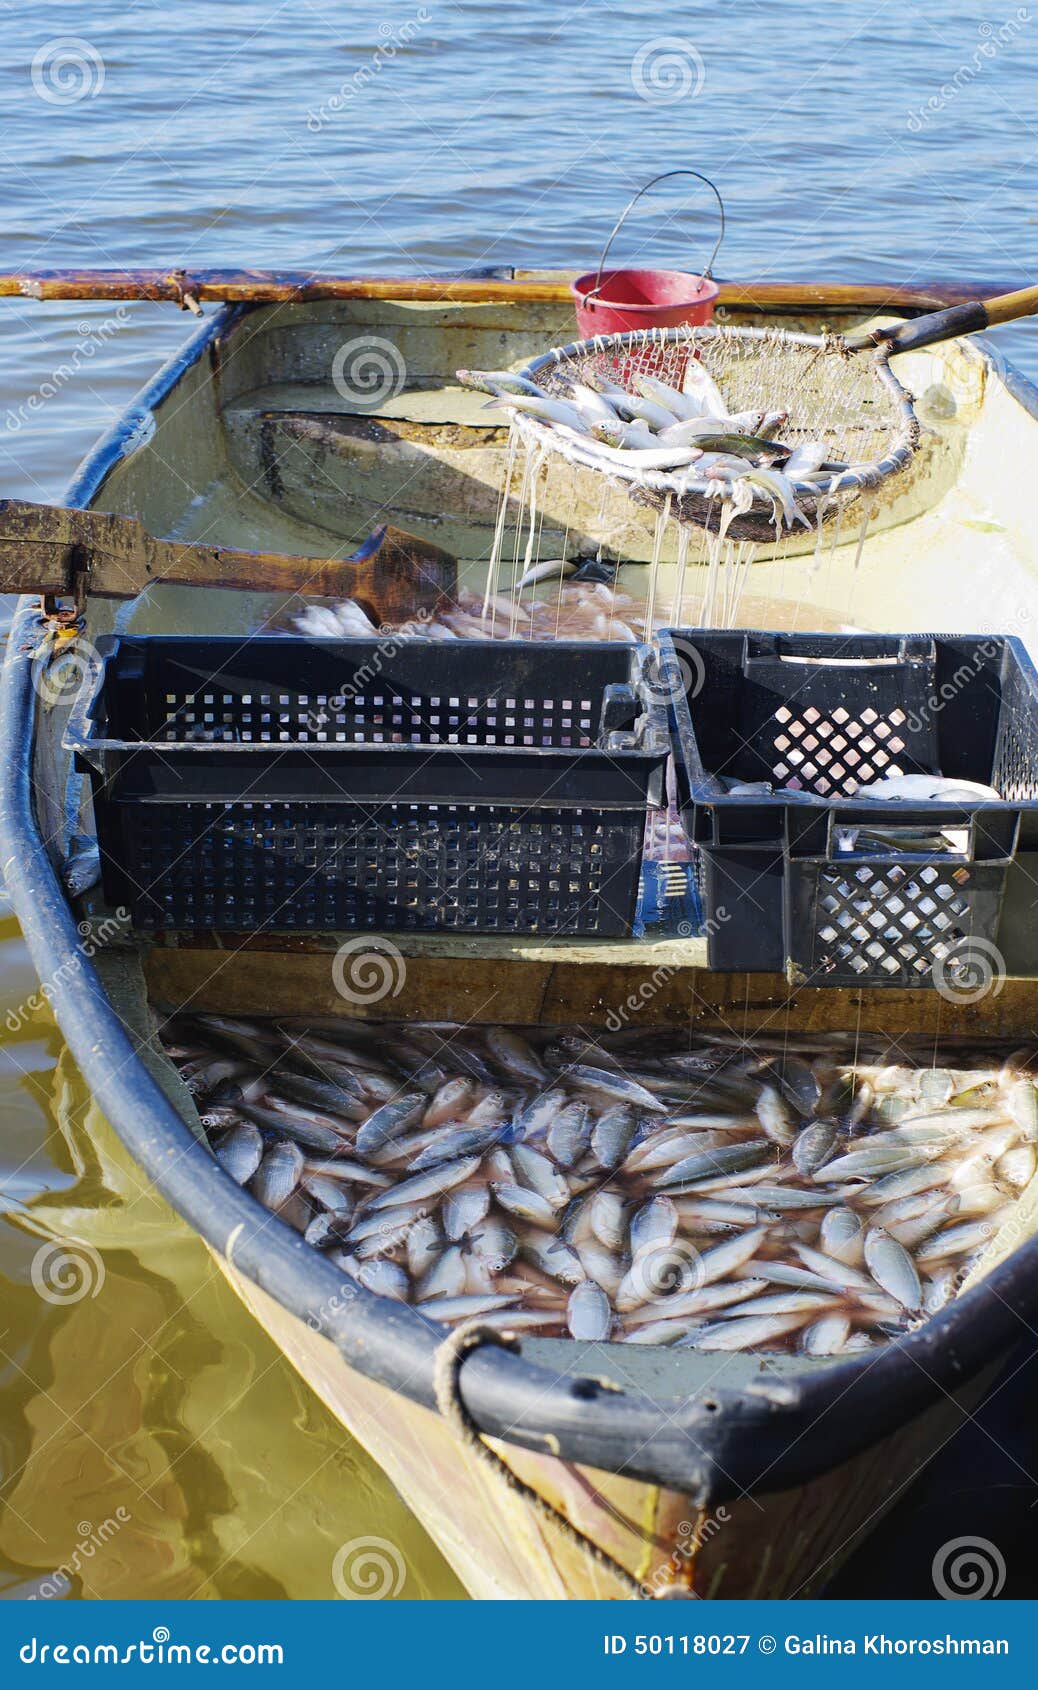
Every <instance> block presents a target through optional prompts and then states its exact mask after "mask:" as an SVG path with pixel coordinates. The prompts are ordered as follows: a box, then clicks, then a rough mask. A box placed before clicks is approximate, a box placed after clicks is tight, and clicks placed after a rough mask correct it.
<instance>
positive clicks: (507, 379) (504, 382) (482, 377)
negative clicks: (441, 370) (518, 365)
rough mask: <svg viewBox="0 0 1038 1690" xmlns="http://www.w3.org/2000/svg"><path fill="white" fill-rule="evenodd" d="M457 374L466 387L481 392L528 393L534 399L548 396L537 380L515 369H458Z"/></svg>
mask: <svg viewBox="0 0 1038 1690" xmlns="http://www.w3.org/2000/svg"><path fill="white" fill-rule="evenodd" d="M456 374H457V377H458V380H459V381H460V382H463V383H464V385H465V386H466V387H474V388H476V389H477V391H478V392H480V393H498V392H501V393H527V394H530V395H531V396H532V397H533V398H534V399H546V398H547V394H546V393H545V391H544V389H543V388H542V387H538V386H537V383H536V382H535V381H531V380H530V379H529V377H528V376H521V375H518V374H517V373H516V372H515V371H514V370H458V371H456Z"/></svg>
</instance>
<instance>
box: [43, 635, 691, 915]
mask: <svg viewBox="0 0 1038 1690" xmlns="http://www.w3.org/2000/svg"><path fill="white" fill-rule="evenodd" d="M101 655H102V670H101V674H100V676H99V679H98V683H97V686H96V688H95V689H94V692H93V696H92V697H91V698H89V699H84V700H83V701H82V702H81V704H80V705H79V707H77V710H76V712H75V713H74V714H73V718H72V720H71V722H70V731H69V734H68V736H67V740H66V743H67V744H68V745H69V746H70V747H71V748H72V749H74V750H75V752H76V755H77V758H78V760H79V763H80V766H81V767H85V768H88V769H89V771H90V774H91V779H92V783H93V798H94V813H95V818H96V821H97V829H98V838H99V841H100V845H101V857H102V868H103V874H104V887H105V894H106V896H107V898H108V899H109V900H110V901H111V902H112V903H114V904H123V905H125V906H127V907H128V908H129V909H130V910H131V912H132V914H133V918H134V921H135V923H136V925H138V926H140V927H144V928H150V929H162V928H170V929H179V930H188V931H190V930H194V931H199V930H205V929H221V930H224V931H233V932H254V931H256V930H260V929H263V930H268V931H271V930H278V929H289V930H292V929H301V928H305V929H318V930H328V931H337V930H345V929H362V930H369V931H371V930H374V931H377V930H401V929H408V928H410V929H413V930H415V931H426V932H428V931H436V930H439V929H443V930H447V929H455V930H458V929H460V930H465V931H469V932H475V933H480V932H504V933H540V934H557V933H565V934H599V935H609V936H613V935H622V934H626V933H628V932H629V931H630V929H631V924H632V921H633V918H634V913H635V905H636V899H637V891H638V874H639V869H640V866H641V856H642V839H643V834H644V830H645V822H646V814H647V810H648V808H649V807H651V806H655V805H658V804H660V803H661V802H662V799H663V780H664V771H665V766H666V761H667V756H668V752H669V739H668V735H667V730H666V712H665V708H664V706H663V704H662V703H661V701H660V700H659V698H658V696H657V693H656V691H655V689H654V686H653V685H652V684H650V678H649V676H647V674H646V672H645V668H646V658H647V657H648V655H649V654H648V650H647V648H645V647H641V646H631V645H602V644H597V643H589V644H584V643H579V644H578V643H576V642H574V643H573V644H569V643H567V644H564V645H558V646H534V645H529V644H520V643H518V642H516V643H512V642H505V641H491V640H488V641H465V642H461V641H458V642H457V643H453V642H451V643H448V642H444V643H433V642H431V641H421V640H399V639H398V640H396V641H395V642H394V641H393V640H392V639H391V638H388V637H387V638H386V639H385V640H383V641H381V642H377V641H368V640H302V639H294V638H293V639H289V638H263V639H253V640H248V641H241V640H236V639H223V640H219V639H214V640H207V639H182V640H181V639H176V640H173V639H141V638H121V639H117V640H111V641H105V642H102V652H101Z"/></svg>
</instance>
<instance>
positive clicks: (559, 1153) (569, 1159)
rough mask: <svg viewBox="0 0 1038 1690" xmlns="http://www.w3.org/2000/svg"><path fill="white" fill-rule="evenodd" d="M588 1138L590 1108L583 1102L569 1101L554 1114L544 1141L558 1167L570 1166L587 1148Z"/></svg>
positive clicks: (589, 1134) (589, 1136) (589, 1131)
mask: <svg viewBox="0 0 1038 1690" xmlns="http://www.w3.org/2000/svg"><path fill="white" fill-rule="evenodd" d="M590 1138H591V1111H590V1109H589V1108H588V1107H587V1105H586V1104H585V1103H570V1104H567V1106H566V1107H565V1108H564V1109H560V1110H559V1111H558V1114H556V1115H555V1117H554V1119H553V1120H552V1122H551V1125H550V1126H549V1128H548V1131H547V1134H546V1137H545V1142H546V1144H547V1146H548V1149H549V1150H550V1152H551V1154H552V1156H553V1157H554V1159H555V1161H556V1162H557V1163H558V1165H559V1167H560V1168H572V1166H573V1164H574V1162H576V1161H578V1160H579V1159H580V1157H581V1155H582V1154H583V1152H584V1150H585V1149H586V1148H587V1145H588V1142H589V1140H590Z"/></svg>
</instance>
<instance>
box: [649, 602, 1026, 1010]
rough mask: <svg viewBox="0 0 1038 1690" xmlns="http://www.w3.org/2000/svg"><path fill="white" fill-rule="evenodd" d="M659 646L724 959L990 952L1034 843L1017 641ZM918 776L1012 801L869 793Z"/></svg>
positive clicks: (879, 958) (915, 969) (960, 964)
mask: <svg viewBox="0 0 1038 1690" xmlns="http://www.w3.org/2000/svg"><path fill="white" fill-rule="evenodd" d="M660 645H661V670H662V676H661V684H660V688H659V690H660V691H661V692H665V693H666V695H667V697H668V699H669V702H670V707H671V729H672V738H673V741H674V752H675V766H676V772H677V782H678V793H679V800H680V805H681V813H682V820H683V822H684V824H685V827H686V831H687V833H688V837H689V840H690V841H691V842H692V843H693V845H694V846H695V847H696V849H697V851H698V853H699V862H700V871H701V885H702V890H703V901H704V913H705V915H706V918H707V921H708V923H709V926H708V929H707V930H708V933H709V941H708V944H709V960H710V965H711V967H712V968H719V969H728V970H735V969H759V970H767V971H781V972H785V973H786V974H787V976H788V977H789V978H790V980H792V981H794V982H795V981H804V980H809V981H810V982H811V983H812V984H815V985H826V984H831V985H841V986H843V985H898V986H906V985H933V984H935V983H939V982H940V980H941V978H942V976H949V977H950V976H952V975H955V974H959V975H962V976H968V975H969V974H970V973H971V972H972V971H975V970H976V967H977V966H978V958H980V957H982V956H983V957H986V958H987V959H988V960H990V956H991V947H992V946H993V945H994V942H995V940H996V937H997V931H998V921H999V915H1000V912H1001V907H1002V898H1003V892H1004V887H1005V880H1006V874H1007V871H1008V870H1009V868H1010V865H1011V864H1012V861H1013V859H1014V856H1015V855H1016V853H1017V852H1018V851H1020V850H1024V849H1031V850H1033V849H1036V848H1038V674H1036V673H1035V670H1034V667H1033V665H1032V664H1031V661H1030V659H1029V658H1028V656H1027V654H1026V652H1025V650H1024V648H1023V646H1022V645H1021V643H1020V641H1018V640H1015V639H1010V638H1008V637H1005V636H1002V635H980V634H978V635H956V636H951V635H929V634H912V635H897V634H892V635H885V634H877V635H858V634H855V635H837V634H831V635H823V634H774V633H747V632H741V631H740V632H731V633H718V632H716V631H713V630H706V629H668V630H666V631H665V632H664V634H663V635H662V636H661V641H660ZM905 774H940V775H944V776H947V777H949V778H951V779H956V780H961V781H974V782H980V783H981V784H983V785H985V786H990V787H993V788H994V789H995V790H996V791H998V792H999V793H1000V795H1001V801H1000V802H998V803H996V802H994V801H970V802H966V801H961V802H960V801H954V802H948V801H938V802H933V801H926V802H921V801H917V800H913V801H912V802H911V803H909V802H907V801H905V800H898V801H897V802H894V803H892V802H889V801H880V800H877V799H874V800H872V801H871V802H870V801H869V799H868V797H867V794H864V793H862V794H861V795H858V789H859V785H860V786H863V787H864V786H867V785H868V784H869V783H870V782H874V781H877V780H882V779H886V778H888V777H890V776H892V775H905ZM761 785H764V787H765V789H764V790H762V791H756V792H755V791H752V790H751V791H748V792H747V791H732V790H731V788H732V787H733V786H744V787H751V788H752V787H754V786H761Z"/></svg>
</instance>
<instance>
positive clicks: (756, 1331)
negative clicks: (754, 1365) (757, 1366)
mask: <svg viewBox="0 0 1038 1690" xmlns="http://www.w3.org/2000/svg"><path fill="white" fill-rule="evenodd" d="M808 1318H809V1317H808V1316H807V1315H806V1314H768V1315H760V1316H758V1317H757V1319H756V1320H724V1321H720V1322H719V1323H716V1324H715V1325H713V1326H703V1327H701V1328H700V1329H699V1331H698V1332H696V1333H695V1334H694V1336H693V1340H692V1343H693V1348H695V1349H697V1350H755V1349H757V1348H758V1347H759V1346H760V1345H761V1344H770V1343H772V1342H773V1341H774V1339H776V1338H782V1337H784V1336H785V1335H786V1333H787V1332H795V1331H796V1329H797V1327H798V1326H803V1325H804V1324H805V1323H806V1322H807V1320H808Z"/></svg>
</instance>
